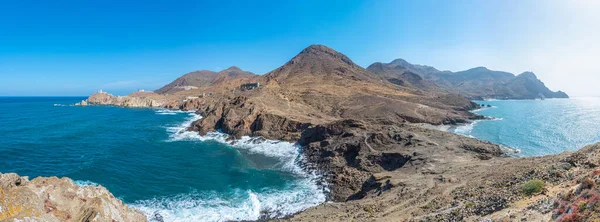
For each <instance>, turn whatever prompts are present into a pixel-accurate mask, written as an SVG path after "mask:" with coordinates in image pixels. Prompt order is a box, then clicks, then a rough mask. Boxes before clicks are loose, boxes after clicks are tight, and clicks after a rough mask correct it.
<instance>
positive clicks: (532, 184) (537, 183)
mask: <svg viewBox="0 0 600 222" xmlns="http://www.w3.org/2000/svg"><path fill="white" fill-rule="evenodd" d="M521 190H522V191H523V193H525V194H526V195H533V194H538V193H541V192H542V191H543V190H544V181H541V180H538V179H535V180H530V181H527V183H525V184H523V186H522V187H521Z"/></svg>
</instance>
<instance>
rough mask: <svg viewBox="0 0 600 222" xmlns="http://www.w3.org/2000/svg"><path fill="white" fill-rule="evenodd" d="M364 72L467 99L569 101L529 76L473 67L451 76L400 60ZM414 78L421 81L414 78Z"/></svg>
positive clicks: (371, 66) (381, 64) (533, 76)
mask: <svg viewBox="0 0 600 222" xmlns="http://www.w3.org/2000/svg"><path fill="white" fill-rule="evenodd" d="M367 69H368V70H369V71H371V72H373V73H375V74H377V75H379V76H382V77H384V78H386V79H387V80H388V81H390V82H392V83H396V84H405V85H409V84H410V85H412V86H415V87H419V88H421V89H425V90H434V89H435V88H436V87H438V88H439V89H443V90H445V91H448V92H452V93H459V94H461V95H463V96H465V97H467V98H470V99H537V98H569V96H568V95H567V94H566V93H564V92H561V91H558V92H553V91H551V90H550V89H548V88H547V87H546V86H545V85H544V83H543V82H542V81H540V80H539V79H538V78H537V76H535V74H533V73H532V72H524V73H522V74H520V75H518V76H515V75H514V74H512V73H509V72H502V71H493V70H489V69H487V68H485V67H476V68H472V69H469V70H465V71H460V72H454V73H453V72H450V71H439V70H437V69H435V68H433V67H431V66H423V65H414V64H411V63H409V62H407V61H405V60H403V59H396V60H394V61H392V62H390V63H380V62H377V63H373V64H372V65H370V66H369V67H368V68H367ZM415 74H417V75H419V76H420V77H422V79H419V78H415V77H414V75H415ZM398 79H399V80H398Z"/></svg>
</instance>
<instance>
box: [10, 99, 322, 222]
mask: <svg viewBox="0 0 600 222" xmlns="http://www.w3.org/2000/svg"><path fill="white" fill-rule="evenodd" d="M82 99H85V98H75V97H0V159H2V161H0V172H15V173H18V174H20V175H26V176H30V177H31V178H33V177H37V176H59V177H62V176H66V177H70V178H72V179H73V180H75V181H76V182H77V183H79V184H82V185H86V184H91V185H94V184H100V185H102V186H104V187H106V188H108V189H109V190H110V191H111V192H112V193H113V194H114V195H115V196H117V197H118V198H120V199H122V200H123V201H124V202H125V203H128V204H130V205H132V206H134V207H136V208H138V209H140V210H142V211H143V212H144V213H146V214H147V215H149V216H152V215H154V214H155V213H159V214H160V215H161V216H162V217H163V218H164V219H165V221H219V220H241V219H247V220H252V219H257V218H258V217H259V214H260V212H268V213H269V214H270V215H271V216H283V215H285V214H289V213H294V212H297V211H300V210H303V209H305V208H307V207H310V206H314V205H316V204H318V203H320V202H323V201H325V195H324V194H323V190H322V188H321V187H320V186H318V185H317V180H318V176H316V175H314V174H312V173H309V172H306V171H304V170H303V169H302V168H300V167H299V161H301V160H302V157H301V156H300V155H299V152H298V148H297V147H296V146H295V145H294V144H290V143H285V142H276V141H264V142H255V143H253V142H249V140H250V138H244V140H242V141H240V142H238V143H236V144H235V145H228V144H227V143H225V142H224V138H223V136H222V135H221V134H213V135H210V136H204V137H200V136H198V135H197V134H195V133H191V132H185V131H184V128H185V126H186V125H187V124H189V123H190V121H192V120H194V119H198V118H199V116H197V115H195V114H193V113H185V112H173V111H168V110H156V109H130V108H117V107H108V106H88V107H75V106H68V105H69V104H73V103H76V102H78V101H81V100H82Z"/></svg>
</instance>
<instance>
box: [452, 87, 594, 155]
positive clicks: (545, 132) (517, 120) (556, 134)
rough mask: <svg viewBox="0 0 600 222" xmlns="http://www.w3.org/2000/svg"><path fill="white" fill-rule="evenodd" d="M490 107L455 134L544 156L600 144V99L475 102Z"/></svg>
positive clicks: (458, 128) (458, 129)
mask: <svg viewBox="0 0 600 222" xmlns="http://www.w3.org/2000/svg"><path fill="white" fill-rule="evenodd" d="M474 102H476V103H478V104H485V105H486V106H487V105H491V106H492V107H486V108H482V109H480V110H476V111H475V112H476V113H478V114H481V115H484V116H488V117H493V118H494V120H481V121H476V122H474V123H472V124H469V125H465V126H461V127H457V128H454V129H452V130H451V131H452V132H455V133H458V134H462V135H467V136H472V137H475V138H478V139H482V140H486V141H490V142H493V143H496V144H501V145H504V146H508V147H511V148H514V149H518V150H520V151H521V152H520V153H519V154H517V155H518V156H541V155H548V154H556V153H561V152H564V151H575V150H578V149H581V148H583V147H584V146H586V145H590V144H593V143H597V142H600V98H572V99H547V100H506V101H502V100H497V101H474Z"/></svg>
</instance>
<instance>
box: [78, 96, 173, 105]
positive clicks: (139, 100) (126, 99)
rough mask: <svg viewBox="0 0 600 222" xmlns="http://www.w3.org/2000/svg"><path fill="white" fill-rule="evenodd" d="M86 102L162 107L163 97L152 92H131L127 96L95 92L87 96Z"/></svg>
mask: <svg viewBox="0 0 600 222" xmlns="http://www.w3.org/2000/svg"><path fill="white" fill-rule="evenodd" d="M87 103H88V104H93V105H111V106H121V107H162V106H164V104H165V103H166V102H165V99H164V98H161V96H159V95H157V94H155V93H152V92H138V93H132V94H131V95H129V96H113V95H111V94H108V93H103V92H99V93H95V94H93V95H91V96H90V97H88V99H87Z"/></svg>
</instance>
